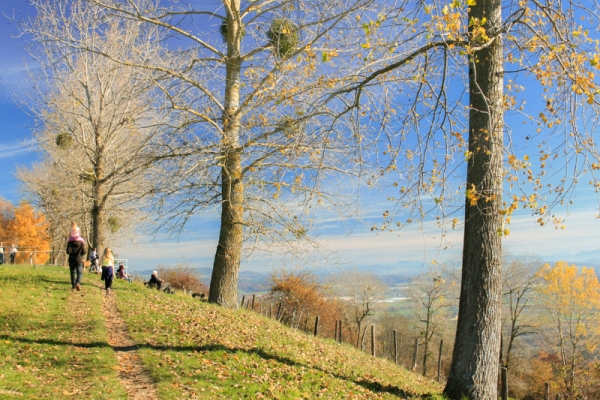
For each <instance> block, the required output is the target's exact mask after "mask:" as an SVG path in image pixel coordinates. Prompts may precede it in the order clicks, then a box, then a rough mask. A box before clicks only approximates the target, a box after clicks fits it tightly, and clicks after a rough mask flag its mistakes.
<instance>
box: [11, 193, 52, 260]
mask: <svg viewBox="0 0 600 400" xmlns="http://www.w3.org/2000/svg"><path fill="white" fill-rule="evenodd" d="M48 229H49V226H48V223H47V222H46V217H45V216H44V214H42V213H40V212H37V211H36V210H34V208H33V207H32V206H31V204H29V203H27V202H21V204H19V206H18V207H16V208H15V207H13V205H12V204H11V203H10V202H8V201H6V200H2V199H0V241H1V242H3V245H4V253H5V254H4V255H5V258H6V259H8V250H9V249H10V245H11V244H14V245H15V246H16V247H17V249H18V250H19V252H18V253H17V258H16V260H15V262H16V263H17V264H22V263H25V262H29V261H30V260H31V261H32V262H33V263H34V264H44V263H46V262H47V261H48V259H49V258H50V236H49V234H48ZM34 250H35V251H34ZM34 255H35V260H34V259H33V257H34Z"/></svg>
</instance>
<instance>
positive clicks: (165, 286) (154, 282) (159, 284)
mask: <svg viewBox="0 0 600 400" xmlns="http://www.w3.org/2000/svg"><path fill="white" fill-rule="evenodd" d="M148 287H156V288H157V289H158V290H160V291H162V292H167V293H171V285H170V284H169V282H165V281H164V280H162V279H159V278H158V271H152V276H150V280H149V281H148Z"/></svg>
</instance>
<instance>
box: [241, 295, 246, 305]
mask: <svg viewBox="0 0 600 400" xmlns="http://www.w3.org/2000/svg"><path fill="white" fill-rule="evenodd" d="M244 300H246V295H243V296H242V305H241V307H242V308H244Z"/></svg>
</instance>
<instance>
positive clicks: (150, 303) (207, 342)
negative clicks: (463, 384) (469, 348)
mask: <svg viewBox="0 0 600 400" xmlns="http://www.w3.org/2000/svg"><path fill="white" fill-rule="evenodd" d="M85 279H86V280H87V279H94V280H95V279H97V278H96V276H95V275H94V276H92V275H86V277H85ZM114 292H115V294H116V296H117V300H118V301H117V303H118V308H119V311H120V312H121V315H122V316H123V317H124V319H125V320H126V322H127V324H128V326H129V330H130V334H131V336H132V337H133V338H134V340H135V341H136V342H137V343H138V345H139V347H140V350H139V354H140V357H141V359H142V361H143V363H144V365H145V367H146V368H147V369H148V370H149V371H150V373H151V374H152V376H153V377H154V379H155V380H156V382H157V386H158V391H159V397H160V398H161V399H186V398H199V399H255V398H268V399H303V398H306V399H309V398H310V399H312V398H325V399H335V398H339V399H342V398H343V399H352V398H355V399H373V398H382V399H386V398H388V399H398V398H418V397H424V398H431V399H441V398H442V397H441V396H440V394H439V393H440V392H441V387H440V386H439V385H437V384H436V383H433V382H431V381H429V380H426V379H423V378H422V377H421V376H418V375H414V374H412V373H410V372H408V371H406V370H405V369H403V368H400V367H398V366H395V365H393V364H392V363H390V362H388V361H385V360H382V359H378V358H375V359H374V358H372V357H370V356H369V355H368V354H365V353H362V352H359V351H356V350H355V349H354V348H352V347H351V346H348V345H339V344H337V343H335V342H334V341H333V340H329V339H323V338H314V337H312V336H311V335H306V334H304V333H302V332H299V331H296V330H292V329H290V328H287V327H285V326H283V325H281V324H279V323H277V322H275V321H273V320H271V319H268V318H265V317H263V316H260V315H258V314H256V313H253V312H251V311H247V310H235V311H234V310H225V309H223V308H221V307H218V306H215V305H212V304H207V303H203V302H200V301H198V300H197V299H192V298H191V297H189V296H183V295H167V294H163V293H159V292H158V291H153V290H150V289H146V288H144V287H143V286H142V285H137V284H129V283H127V282H121V281H118V282H115V288H114ZM81 293H83V295H82V294H81ZM101 301H102V299H101V297H100V291H99V290H97V289H95V290H92V288H91V287H90V285H86V282H85V281H84V290H83V291H82V292H80V294H79V295H78V294H77V293H71V290H70V284H69V277H68V270H67V269H64V268H60V267H38V268H31V267H2V268H0V310H1V311H0V360H2V361H0V378H1V379H0V398H5V397H6V395H7V394H8V395H10V394H11V393H20V394H23V396H25V397H26V398H45V397H46V398H57V397H66V396H67V395H69V394H74V395H75V394H76V397H79V398H90V399H91V398H93V399H102V398H110V399H121V398H123V399H124V398H126V396H125V394H124V391H123V389H122V388H121V387H120V386H119V385H118V383H117V381H116V372H115V366H116V358H115V356H114V354H113V352H112V349H111V348H110V347H109V346H108V345H107V343H106V331H105V328H104V321H103V317H102V314H101V312H100V304H101ZM75 390H77V391H78V392H77V393H74V392H75ZM109 391H110V392H109ZM11 397H12V396H9V397H7V398H11ZM15 398H16V395H15Z"/></svg>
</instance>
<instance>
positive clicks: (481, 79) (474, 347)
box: [444, 0, 504, 400]
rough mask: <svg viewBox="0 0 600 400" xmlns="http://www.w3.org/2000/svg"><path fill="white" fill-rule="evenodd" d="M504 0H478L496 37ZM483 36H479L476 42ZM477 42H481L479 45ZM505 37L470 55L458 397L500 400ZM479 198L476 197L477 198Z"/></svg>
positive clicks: (452, 386)
mask: <svg viewBox="0 0 600 400" xmlns="http://www.w3.org/2000/svg"><path fill="white" fill-rule="evenodd" d="M501 7H502V4H501V1H500V0H479V1H477V3H476V5H475V6H471V7H470V11H469V21H471V20H472V18H478V19H479V20H480V21H481V20H482V18H486V19H487V22H486V24H485V28H486V29H487V33H488V36H489V37H493V35H494V34H497V33H498V30H499V29H500V27H501V26H502V12H501V11H502V9H501ZM475 40H476V39H475ZM474 45H475V46H476V44H474ZM502 50H503V49H502V42H501V38H500V37H498V38H497V39H496V40H495V41H494V42H493V43H492V44H490V45H489V46H487V47H485V48H483V49H481V50H478V51H476V52H475V53H474V54H473V55H471V58H470V60H469V78H470V79H469V85H470V88H469V90H470V101H471V107H470V115H469V151H470V152H471V153H470V158H469V162H468V170H467V189H468V190H469V191H470V193H469V195H468V196H467V199H466V207H465V231H464V243H463V246H464V248H463V262H462V282H461V294H460V304H459V312H458V325H457V328H456V340H455V344H454V351H453V354H452V364H451V367H450V375H449V377H448V382H447V384H446V388H445V389H444V392H445V394H446V395H447V396H449V397H450V398H451V399H457V400H458V399H461V398H462V397H463V396H466V397H467V398H469V399H477V400H492V399H493V400H496V399H497V382H498V359H499V351H500V332H501V320H500V310H501V308H500V305H501V303H500V302H501V294H502V290H501V289H502V281H501V274H500V273H501V253H502V251H501V249H502V241H501V235H500V233H501V231H502V217H501V215H500V210H501V204H502V203H501V200H502V157H503V154H502V151H503V73H504V71H503V54H502ZM472 196H476V202H475V198H474V197H472Z"/></svg>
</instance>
